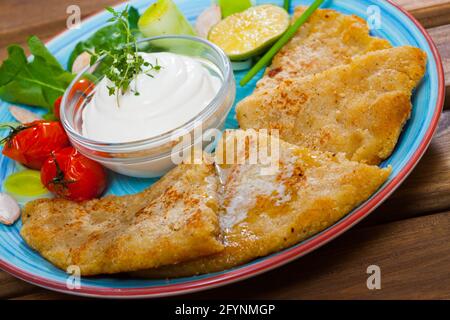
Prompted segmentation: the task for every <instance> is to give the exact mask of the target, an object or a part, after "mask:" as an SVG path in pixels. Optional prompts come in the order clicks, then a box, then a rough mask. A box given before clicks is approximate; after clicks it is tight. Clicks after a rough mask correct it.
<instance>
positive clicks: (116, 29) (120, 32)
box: [68, 6, 142, 70]
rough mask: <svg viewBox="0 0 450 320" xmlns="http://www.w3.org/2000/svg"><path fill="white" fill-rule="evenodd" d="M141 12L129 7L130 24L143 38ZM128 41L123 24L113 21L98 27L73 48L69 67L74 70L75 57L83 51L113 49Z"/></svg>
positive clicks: (133, 31)
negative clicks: (140, 25) (139, 25)
mask: <svg viewBox="0 0 450 320" xmlns="http://www.w3.org/2000/svg"><path fill="white" fill-rule="evenodd" d="M139 17H140V15H139V12H138V11H137V9H136V8H135V7H132V6H130V8H129V9H128V25H129V26H130V28H131V32H132V33H133V35H134V36H135V37H138V38H141V37H142V35H141V34H140V31H139V29H138V25H137V24H138V21H139ZM124 43H126V30H125V28H124V27H123V25H122V24H119V23H111V24H108V25H106V26H104V27H102V28H100V29H98V30H97V31H96V32H95V33H94V34H93V35H92V36H90V37H89V38H88V39H86V40H84V41H80V42H78V43H77V45H76V46H75V49H73V51H72V53H71V54H70V57H69V62H68V69H69V70H72V66H73V63H74V62H75V59H76V58H77V57H78V56H79V55H80V54H82V53H83V52H90V51H93V50H97V51H100V50H101V49H104V50H111V49H113V48H116V47H117V46H119V45H123V44H124Z"/></svg>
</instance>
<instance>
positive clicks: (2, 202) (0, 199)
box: [0, 193, 20, 226]
mask: <svg viewBox="0 0 450 320" xmlns="http://www.w3.org/2000/svg"><path fill="white" fill-rule="evenodd" d="M19 217H20V208H19V205H18V204H17V201H16V200H14V198H13V197H11V196H10V195H7V194H6V193H0V223H3V224H6V225H8V226H10V225H12V224H14V222H16V221H17V219H19Z"/></svg>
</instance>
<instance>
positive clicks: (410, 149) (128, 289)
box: [0, 0, 445, 297]
mask: <svg viewBox="0 0 450 320" xmlns="http://www.w3.org/2000/svg"><path fill="white" fill-rule="evenodd" d="M152 2H153V1H149V0H141V1H135V2H132V5H133V6H135V7H137V8H138V9H139V10H140V11H141V12H142V11H143V10H145V9H146V8H147V7H148V6H149V4H150V3H152ZM311 2H312V1H310V0H309V1H293V3H294V5H299V4H302V5H305V4H310V3H311ZM177 3H178V4H179V7H180V8H181V10H182V11H183V12H184V14H185V15H186V16H187V17H188V18H189V20H190V21H191V22H194V21H195V19H196V17H197V16H198V14H200V12H202V10H203V9H205V8H206V7H207V6H209V5H210V3H211V1H210V0H180V1H177ZM262 3H277V4H280V5H281V3H282V1H280V0H278V1H276V0H273V1H258V4H262ZM120 7H124V5H122V6H120ZM323 7H327V8H331V9H336V10H338V11H340V12H342V13H345V14H356V15H358V16H360V17H362V18H365V19H368V18H369V15H371V14H373V13H374V12H376V11H377V10H379V13H380V17H381V25H380V28H378V29H376V30H374V31H373V34H374V35H375V36H379V37H382V38H386V39H388V40H389V41H390V42H391V43H392V44H393V45H395V46H400V45H412V46H415V47H419V48H421V49H423V50H424V51H425V52H426V53H427V54H428V58H429V60H428V69H427V73H426V75H425V78H424V80H423V82H422V84H421V86H420V87H419V88H418V89H417V90H416V92H415V94H414V97H413V103H414V109H413V113H412V117H411V119H410V121H409V122H408V124H407V126H406V127H405V130H404V132H403V134H402V136H401V139H400V141H399V143H398V146H397V148H396V150H395V151H394V153H393V154H392V156H391V157H390V158H389V159H388V160H387V161H386V162H385V163H383V166H387V165H391V166H392V168H393V173H392V175H391V177H390V179H389V181H387V182H386V184H385V185H384V186H383V187H382V188H381V189H380V190H379V191H378V192H377V193H376V194H374V195H373V196H372V198H371V199H369V200H367V201H366V202H365V203H364V204H362V205H361V206H360V207H358V208H357V209H355V210H354V211H353V212H352V213H351V214H349V215H348V216H346V217H345V218H344V219H342V220H341V221H339V222H338V223H336V224H335V225H333V226H332V227H330V228H328V229H327V230H325V231H323V232H321V233H320V234H318V235H316V236H315V237H312V238H310V239H308V240H307V241H304V242H302V243H300V244H298V245H296V246H293V247H291V248H289V249H286V250H284V251H282V252H279V253H276V254H273V255H270V256H268V257H265V258H261V259H258V260H255V261H253V262H251V263H248V264H246V265H243V266H241V267H237V268H234V269H231V270H227V271H222V272H218V273H214V274H208V275H202V276H196V277H190V278H182V279H174V280H141V279H131V278H130V279H124V278H113V277H95V278H84V279H82V280H81V288H80V289H77V290H69V289H68V288H67V286H66V281H67V279H68V275H67V274H66V273H64V272H63V271H61V270H59V269H57V268H55V267H54V266H53V265H52V264H50V263H49V262H47V261H46V260H45V259H43V258H42V257H41V256H40V255H39V254H38V253H36V252H35V251H33V250H32V249H30V248H29V247H28V246H27V245H26V243H25V242H24V241H23V240H22V238H21V237H20V234H19V230H20V228H21V223H20V222H17V223H16V224H15V225H14V226H11V227H6V226H4V225H0V245H1V246H0V267H1V268H2V269H4V270H6V271H8V272H10V273H11V274H13V275H15V276H17V277H19V278H21V279H23V280H25V281H28V282H31V283H34V284H36V285H39V286H42V287H46V288H48V289H52V290H57V291H62V292H66V293H71V294H78V295H86V296H101V297H157V296H168V295H175V294H181V293H187V292H193V291H198V290H202V289H207V288H212V287H217V286H219V285H223V284H227V283H231V282H235V281H238V280H242V279H246V278H249V277H251V276H255V275H257V274H259V273H262V272H265V271H268V270H271V269H273V268H276V267H278V266H280V265H283V264H285V263H287V262H289V261H292V260H293V259H295V258H298V257H300V256H302V255H304V254H306V253H308V252H310V251H312V250H314V249H316V248H318V247H320V246H321V245H323V244H325V243H327V242H328V241H330V240H331V239H333V238H335V237H336V236H338V235H340V234H341V233H343V232H344V231H345V230H347V229H349V228H350V227H352V226H353V225H354V224H356V223H357V222H359V221H360V220H361V219H363V218H364V217H366V216H367V215H368V214H369V213H370V212H372V211H373V210H374V209H375V208H376V207H377V206H378V205H380V204H381V203H382V202H383V201H384V200H386V198H387V197H388V196H389V195H390V194H391V193H392V192H393V191H394V190H395V189H396V188H397V187H398V186H399V185H400V183H401V182H402V181H403V180H404V179H405V178H406V176H407V175H408V174H409V173H410V172H411V171H412V169H413V168H414V166H415V165H416V164H417V162H418V161H419V160H420V158H421V156H422V155H423V153H424V152H425V150H426V148H427V147H428V145H429V142H430V140H431V138H432V136H433V133H434V131H435V129H436V126H437V122H438V120H439V116H440V113H441V110H442V106H443V100H444V91H445V86H444V76H443V70H442V64H441V60H440V57H439V54H438V52H437V50H436V47H435V46H434V44H433V43H432V41H431V39H430V37H429V35H428V34H427V33H426V31H425V30H424V29H423V28H422V27H421V26H420V25H419V24H418V23H417V22H416V20H414V18H412V17H411V16H410V15H408V14H407V13H405V12H404V11H402V10H401V9H400V8H398V7H396V6H395V5H394V4H392V3H390V2H389V1H381V0H333V1H327V2H325V4H324V5H323ZM108 16H109V15H108V14H107V13H105V12H102V13H99V14H98V15H95V16H93V17H91V18H89V19H87V20H86V21H84V22H83V24H82V26H81V28H80V29H78V30H70V31H67V32H64V33H62V34H61V35H59V36H57V37H56V38H54V39H53V40H52V41H50V42H49V43H48V48H49V49H50V51H51V52H52V53H53V54H55V55H56V57H57V58H58V60H59V61H60V62H61V63H62V64H63V65H66V63H67V60H68V57H69V54H70V52H71V51H72V49H73V47H74V46H75V44H76V43H77V42H78V41H80V40H83V39H86V38H87V37H88V36H89V35H90V34H92V33H93V32H94V31H95V30H97V29H98V28H100V27H102V26H103V25H104V24H105V23H106V21H107V19H108ZM243 74H244V73H242V72H238V73H236V78H237V80H238V81H239V80H240V79H241V77H242V76H243ZM260 77H261V74H260V75H259V77H257V78H255V79H254V80H253V81H252V82H251V83H250V84H249V85H247V86H246V87H245V88H241V87H238V89H237V101H236V102H238V101H240V100H241V99H242V98H244V97H245V96H247V95H249V94H251V92H252V91H253V89H254V86H255V83H256V81H257V80H258V79H259V78H260ZM0 104H1V107H0V122H6V121H12V120H13V119H12V117H11V115H10V114H9V112H8V108H7V107H8V104H7V103H4V102H0ZM34 111H36V110H35V109H34ZM226 126H227V128H237V126H238V125H237V122H236V120H235V114H234V110H233V111H232V112H231V113H230V115H229V117H228V119H227V123H226ZM16 170H18V168H16V164H15V163H14V162H13V161H10V160H8V159H7V158H5V157H0V180H1V181H3V180H4V179H5V177H6V176H8V175H9V174H11V173H12V172H14V171H16ZM111 181H112V183H111V185H110V188H109V190H108V193H110V194H116V195H124V194H131V193H136V192H140V191H142V190H143V189H144V188H146V187H148V186H150V185H151V184H152V183H154V182H155V180H151V179H133V178H128V177H124V176H119V175H114V174H111Z"/></svg>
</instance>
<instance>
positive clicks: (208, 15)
mask: <svg viewBox="0 0 450 320" xmlns="http://www.w3.org/2000/svg"><path fill="white" fill-rule="evenodd" d="M221 20H222V11H221V10H220V7H219V6H218V5H212V6H211V7H209V8H208V9H206V10H205V11H203V12H202V13H201V14H200V15H199V16H198V18H197V21H196V22H195V30H196V31H197V33H198V35H199V36H200V37H202V38H207V37H208V33H209V31H210V30H211V28H212V27H214V26H215V25H216V24H218V23H219V22H220V21H221Z"/></svg>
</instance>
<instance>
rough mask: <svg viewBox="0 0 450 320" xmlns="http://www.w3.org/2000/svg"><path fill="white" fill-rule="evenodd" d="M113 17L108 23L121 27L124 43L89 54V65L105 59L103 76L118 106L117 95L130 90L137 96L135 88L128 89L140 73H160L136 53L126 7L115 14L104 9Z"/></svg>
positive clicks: (135, 40) (136, 48)
mask: <svg viewBox="0 0 450 320" xmlns="http://www.w3.org/2000/svg"><path fill="white" fill-rule="evenodd" d="M106 10H107V11H109V12H110V13H111V14H112V15H113V16H112V17H111V18H110V19H109V20H108V22H112V23H116V24H118V25H120V26H121V28H122V29H123V30H124V32H125V43H123V44H121V45H118V46H117V47H116V48H112V49H110V50H107V49H100V50H95V51H94V52H89V53H90V54H91V55H92V59H91V64H93V63H95V62H96V61H97V60H98V59H99V58H100V57H105V59H106V61H107V62H108V64H109V66H108V68H107V69H106V70H105V76H106V77H107V78H108V79H109V80H110V81H111V82H112V84H113V85H112V86H108V90H109V95H110V96H112V95H116V97H117V105H119V95H124V94H125V93H126V92H128V90H131V91H132V92H133V93H134V94H135V95H139V92H138V91H137V88H136V87H135V88H130V86H131V82H132V81H133V80H135V84H136V79H137V76H138V75H139V74H141V73H144V74H146V75H147V76H149V77H153V74H152V71H156V72H158V71H160V70H161V68H162V67H161V66H160V65H159V64H158V61H156V64H152V63H149V62H146V61H145V60H144V59H143V58H142V56H141V55H140V54H139V52H138V43H137V39H136V37H135V35H134V34H133V32H132V30H131V27H130V24H129V19H128V14H129V13H128V12H129V11H128V7H126V8H125V10H123V11H122V12H117V11H115V10H114V9H113V8H110V7H108V8H106Z"/></svg>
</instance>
